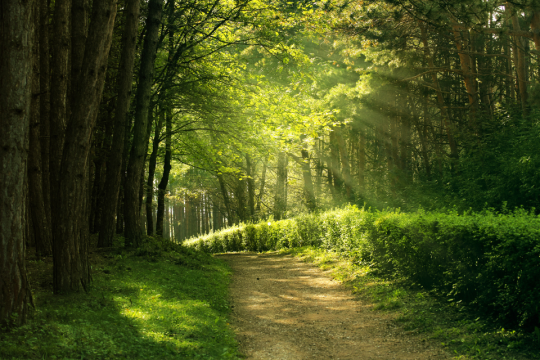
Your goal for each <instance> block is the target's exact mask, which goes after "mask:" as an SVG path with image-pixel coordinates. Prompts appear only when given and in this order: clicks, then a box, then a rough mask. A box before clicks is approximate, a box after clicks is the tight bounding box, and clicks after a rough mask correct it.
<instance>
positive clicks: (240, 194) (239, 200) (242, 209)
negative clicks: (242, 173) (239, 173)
mask: <svg viewBox="0 0 540 360" xmlns="http://www.w3.org/2000/svg"><path fill="white" fill-rule="evenodd" d="M235 182H236V187H235V189H234V197H235V198H236V205H237V206H236V214H237V215H238V220H239V221H246V219H247V216H246V180H244V179H238V180H236V179H235Z"/></svg>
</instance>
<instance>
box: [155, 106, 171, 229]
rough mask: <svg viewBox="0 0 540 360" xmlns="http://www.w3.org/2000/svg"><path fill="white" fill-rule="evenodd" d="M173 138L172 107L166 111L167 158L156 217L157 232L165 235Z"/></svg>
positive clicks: (159, 186) (164, 164)
mask: <svg viewBox="0 0 540 360" xmlns="http://www.w3.org/2000/svg"><path fill="white" fill-rule="evenodd" d="M171 140H172V114H171V112H170V109H168V110H167V111H165V159H164V161H163V176H162V177H161V181H160V182H159V184H158V206H157V219H156V234H157V235H159V236H162V235H163V215H164V211H165V191H166V190H167V184H168V183H169V174H170V173H171V156H172V153H171Z"/></svg>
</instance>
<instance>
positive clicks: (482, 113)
mask: <svg viewBox="0 0 540 360" xmlns="http://www.w3.org/2000/svg"><path fill="white" fill-rule="evenodd" d="M0 23H1V24H2V26H1V27H0V51H1V52H0V129H1V133H2V135H1V136H0V189H1V193H0V243H1V254H2V255H1V259H0V278H1V279H2V280H1V281H0V322H1V323H2V324H20V323H22V322H24V319H25V316H26V313H27V310H28V306H29V303H30V301H31V294H30V292H29V289H28V285H27V284H28V281H27V278H26V270H25V259H24V257H25V251H26V248H30V247H31V248H32V249H35V251H36V252H37V254H38V256H41V257H44V256H49V255H51V254H52V256H53V258H54V291H55V293H58V294H60V293H66V292H72V291H81V290H83V289H85V288H86V287H87V285H88V284H89V283H90V282H91V272H90V264H89V262H88V252H89V249H90V248H91V247H96V246H97V247H112V246H113V245H115V246H118V243H117V240H118V239H124V245H125V246H128V247H138V246H140V245H141V244H142V243H143V242H144V240H145V237H146V236H162V237H164V238H170V239H171V240H173V241H175V242H181V241H183V240H184V239H187V238H190V237H192V236H195V235H198V234H204V233H208V232H211V231H215V230H218V229H220V228H222V227H226V226H231V225H233V224H238V223H240V222H255V221H259V220H263V219H276V220H279V219H282V218H287V217H291V216H293V215H296V214H300V213H305V212H316V211H320V210H324V209H329V208H333V207H337V206H341V205H344V204H347V203H351V204H357V205H359V206H364V205H366V206H367V207H372V208H377V209H383V208H401V209H403V210H416V209H418V208H424V209H443V208H455V209H456V210H457V211H465V210H467V209H471V208H472V209H473V210H481V209H483V208H493V209H496V210H498V211H502V212H505V211H508V210H510V209H514V208H515V207H524V208H526V209H528V210H530V209H533V212H536V211H537V210H534V209H537V208H538V207H539V205H540V188H539V185H538V184H540V172H539V171H538V168H539V163H540V142H539V141H538V139H539V137H540V127H539V121H538V119H539V112H540V102H538V100H537V99H538V92H540V86H539V84H538V80H539V75H540V74H539V69H538V56H539V54H540V53H539V51H540V3H539V2H537V1H529V0H520V1H507V2H505V1H499V0H474V1H471V0H468V1H465V0H455V1H442V0H441V1H439V0H436V1H431V0H430V1H427V0H425V1H423V0H403V1H399V0H398V1H393V0H386V1H383V0H380V1H359V0H351V1H345V0H340V1H320V2H319V1H316V2H307V1H305V2H304V1H288V2H285V1H271V2H266V1H259V0H235V1H233V0H227V1H224V0H215V1H207V0H188V1H181V2H180V1H174V0H167V1H164V0H149V1H140V0H120V1H116V0H93V1H90V0H52V1H51V0H29V1H25V2H20V1H17V0H3V1H2V3H1V5H0ZM115 234H121V235H122V237H121V238H120V237H115ZM115 239H116V240H115Z"/></svg>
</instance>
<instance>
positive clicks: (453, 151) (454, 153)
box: [421, 25, 470, 163]
mask: <svg viewBox="0 0 540 360" xmlns="http://www.w3.org/2000/svg"><path fill="white" fill-rule="evenodd" d="M421 30H422V43H423V46H424V56H425V57H426V60H427V62H428V64H429V67H430V68H435V64H434V62H433V57H432V56H431V51H430V49H429V45H428V40H427V31H426V28H425V26H422V25H421ZM431 79H432V81H433V86H434V88H435V92H436V93H437V104H438V106H439V110H440V112H441V115H442V120H443V124H444V127H445V128H446V134H447V136H448V143H449V145H450V156H451V158H452V160H453V162H454V163H455V162H457V160H458V157H459V155H458V149H457V143H456V141H455V139H454V131H453V126H452V125H451V123H450V117H449V115H448V109H447V106H446V102H445V101H444V97H443V95H442V91H441V88H440V86H439V80H438V79H437V73H435V72H432V73H431ZM469 101H470V99H469Z"/></svg>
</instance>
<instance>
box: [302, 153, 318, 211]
mask: <svg viewBox="0 0 540 360" xmlns="http://www.w3.org/2000/svg"><path fill="white" fill-rule="evenodd" d="M301 161H302V163H301V166H302V177H303V180H304V201H305V202H306V207H307V208H308V210H309V211H314V210H315V209H316V208H317V203H316V200H315V191H314V189H313V179H312V177H311V163H310V158H309V153H308V151H307V150H306V149H302V160H301Z"/></svg>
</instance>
